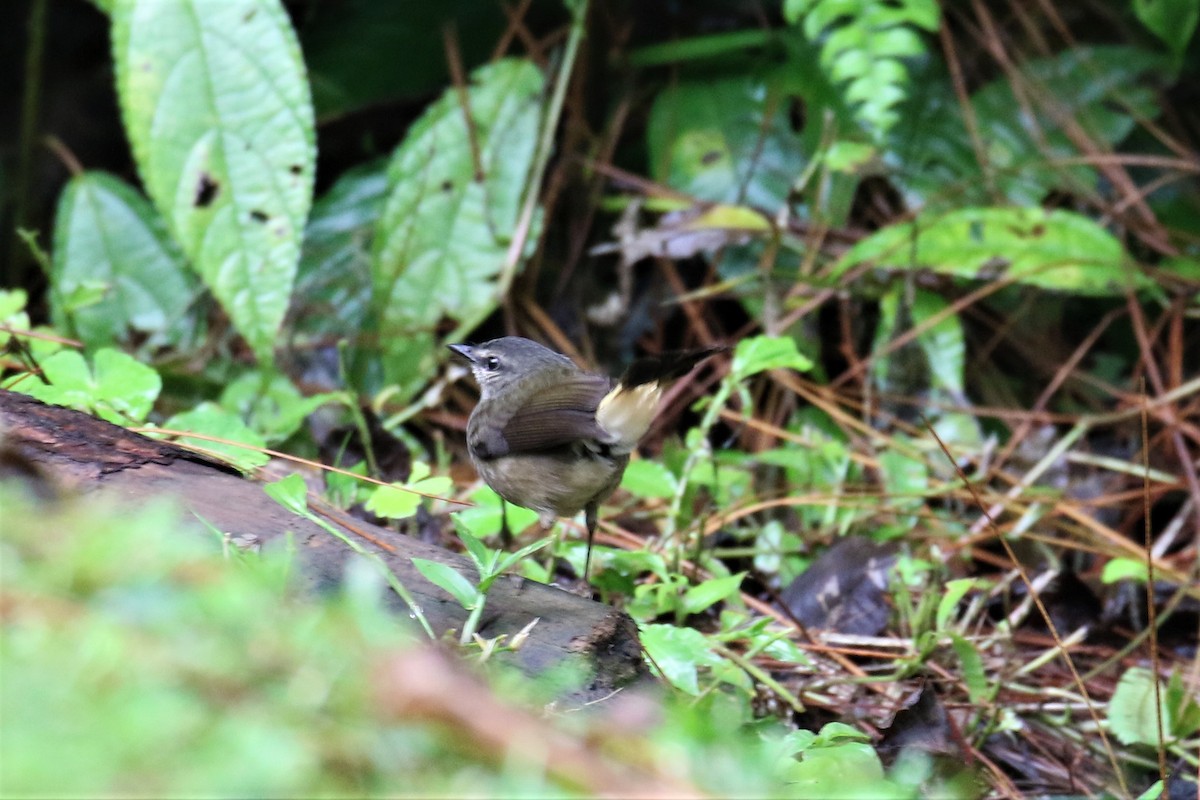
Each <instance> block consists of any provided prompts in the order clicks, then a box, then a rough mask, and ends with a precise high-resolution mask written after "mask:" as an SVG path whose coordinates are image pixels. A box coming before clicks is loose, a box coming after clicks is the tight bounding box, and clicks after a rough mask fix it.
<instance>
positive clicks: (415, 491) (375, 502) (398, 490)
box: [366, 461, 453, 519]
mask: <svg viewBox="0 0 1200 800" xmlns="http://www.w3.org/2000/svg"><path fill="white" fill-rule="evenodd" d="M451 488H453V484H452V483H451V481H450V478H448V477H447V476H445V475H431V474H430V469H429V465H428V464H426V463H425V462H424V461H417V462H416V463H414V464H413V466H412V474H411V475H409V477H408V480H407V481H405V482H404V483H402V484H400V483H397V484H395V485H394V486H377V487H375V489H374V490H373V491H372V492H371V493H370V495H369V496H368V498H367V502H366V507H367V510H368V511H370V512H371V513H372V514H376V515H378V516H381V517H386V518H387V519H405V518H407V517H411V516H412V515H413V514H416V513H417V509H418V508H419V507H420V505H421V502H422V501H423V500H424V499H425V498H424V497H423V496H422V495H433V496H439V495H446V494H449V493H450V490H451Z"/></svg>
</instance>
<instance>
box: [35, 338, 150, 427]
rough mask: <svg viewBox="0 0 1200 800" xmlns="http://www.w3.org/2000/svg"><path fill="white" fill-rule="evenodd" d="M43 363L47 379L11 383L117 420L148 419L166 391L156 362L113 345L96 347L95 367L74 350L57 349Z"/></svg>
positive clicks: (52, 400)
mask: <svg viewBox="0 0 1200 800" xmlns="http://www.w3.org/2000/svg"><path fill="white" fill-rule="evenodd" d="M41 366H42V375H43V376H44V377H45V379H46V380H47V381H49V385H47V384H45V383H42V382H41V381H37V380H24V381H21V382H20V383H17V384H14V385H13V386H12V388H13V389H15V390H17V391H20V392H24V393H26V394H28V395H31V396H32V397H36V398H37V399H39V400H42V401H43V402H46V403H54V404H56V405H61V406H68V407H70V408H77V409H79V410H81V411H89V412H93V413H95V414H97V415H99V416H100V417H103V418H104V419H106V420H108V421H109V422H115V423H117V424H119V425H121V424H128V423H130V422H141V421H143V420H145V419H146V416H147V415H148V414H149V413H150V409H151V408H152V407H153V406H154V401H155V400H156V399H157V398H158V393H159V392H160V391H162V378H160V377H159V376H158V373H157V372H156V371H155V370H154V369H153V368H152V367H148V366H146V365H145V364H142V363H140V362H138V361H137V360H136V359H134V358H133V357H132V356H129V355H126V354H125V353H122V352H120V351H119V350H113V349H111V348H104V349H102V350H99V351H97V352H96V355H95V356H94V358H93V365H92V368H91V369H89V368H88V364H87V362H86V361H85V360H84V358H83V356H82V355H80V354H79V353H78V352H76V351H74V350H61V351H59V352H57V353H54V354H53V355H51V356H50V357H49V358H47V359H45V360H44V361H42V363H41Z"/></svg>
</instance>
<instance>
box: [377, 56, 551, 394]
mask: <svg viewBox="0 0 1200 800" xmlns="http://www.w3.org/2000/svg"><path fill="white" fill-rule="evenodd" d="M542 92H543V80H542V74H541V72H540V71H539V70H538V69H537V67H535V66H534V65H533V64H532V63H530V62H528V61H524V60H520V59H505V60H502V61H498V62H495V63H493V64H489V65H487V66H485V67H482V68H480V69H478V70H476V71H475V72H474V73H473V74H472V75H471V81H470V86H469V87H468V90H467V99H466V102H467V104H468V105H469V107H470V112H471V119H472V121H473V125H472V126H471V127H468V126H467V123H466V120H465V118H464V109H463V100H462V98H461V97H460V96H459V93H458V92H457V91H456V90H454V89H448V90H447V91H446V92H445V93H443V95H442V96H441V98H439V99H438V100H437V102H435V103H434V104H433V105H432V106H430V107H429V109H428V110H427V111H426V112H425V113H424V114H423V115H422V116H421V118H420V119H418V120H417V121H416V122H415V123H414V124H413V125H412V127H411V128H410V129H409V131H408V135H407V136H406V137H405V139H404V142H403V143H402V144H401V145H400V147H398V148H397V149H396V152H395V154H394V155H393V156H392V160H391V164H390V166H389V168H388V179H389V182H390V184H391V189H390V191H389V195H388V199H387V202H386V204H385V206H384V210H383V216H382V217H381V218H380V221H379V225H378V228H377V229H376V233H375V242H374V253H373V259H372V274H373V277H374V294H373V300H374V305H375V308H376V310H377V313H378V315H379V318H380V320H381V331H380V336H381V337H382V340H383V341H384V342H386V343H387V350H386V352H385V354H384V368H385V370H386V376H385V377H386V379H387V380H388V381H389V382H393V383H400V384H401V385H402V386H407V387H408V388H409V389H410V390H414V391H415V388H419V386H420V385H421V384H423V383H424V382H425V380H426V378H427V375H428V371H427V370H428V369H430V368H432V365H433V363H436V362H437V361H440V360H441V359H442V358H443V354H442V350H441V348H436V349H435V347H434V342H433V338H432V333H433V331H434V330H435V329H436V328H437V327H438V325H439V324H440V323H441V321H442V318H443V317H445V316H449V317H451V318H452V319H454V320H459V321H462V320H475V319H479V318H482V316H484V315H486V314H487V313H488V312H489V311H490V310H491V309H493V308H495V306H496V304H497V303H498V302H499V299H500V298H499V295H498V290H499V286H498V284H497V282H496V279H497V277H498V276H499V274H500V270H501V268H502V267H503V266H504V263H505V260H506V257H507V253H508V249H509V244H510V237H511V235H512V232H513V230H514V229H515V228H516V225H517V217H518V214H519V213H520V205H521V200H522V198H523V196H524V193H525V190H526V184H527V182H528V180H529V172H530V168H531V165H532V161H533V154H534V145H535V143H536V140H537V132H538V127H539V124H540V121H541V114H542V99H543V98H542ZM472 142H474V144H475V145H476V146H475V147H473V146H472ZM476 153H477V155H478V159H479V164H478V165H476V164H475V158H474V154H476ZM476 166H478V168H479V171H480V173H481V174H480V175H478V176H477V175H476V174H475V173H476ZM418 336H419V337H420V338H419V339H418V338H416V337H418ZM414 373H415V375H416V377H417V378H419V381H416V383H415V385H414V380H413V378H414Z"/></svg>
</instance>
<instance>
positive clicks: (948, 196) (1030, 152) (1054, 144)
mask: <svg viewBox="0 0 1200 800" xmlns="http://www.w3.org/2000/svg"><path fill="white" fill-rule="evenodd" d="M1166 70H1167V63H1166V60H1165V59H1164V58H1163V57H1162V56H1161V55H1158V54H1155V53H1151V52H1148V51H1146V50H1143V49H1140V48H1138V47H1134V46H1131V45H1108V46H1091V47H1089V46H1080V47H1077V48H1072V49H1070V50H1065V51H1063V52H1062V53H1058V54H1055V55H1052V56H1047V57H1045V58H1039V59H1030V60H1028V61H1025V62H1023V63H1021V64H1020V66H1019V67H1018V68H1017V72H1016V74H1015V75H1014V76H1012V77H1004V78H998V79H996V80H994V81H991V82H989V83H987V84H985V85H983V86H982V87H980V88H979V89H978V90H976V91H975V92H974V93H973V94H972V95H971V97H970V108H969V113H970V115H971V119H972V121H973V125H974V129H975V130H977V131H985V132H986V135H984V136H978V137H976V136H973V135H972V133H971V127H970V125H969V124H968V119H967V118H966V117H965V111H964V109H963V108H962V107H961V104H960V103H959V100H958V97H957V96H956V94H955V91H954V87H953V86H952V85H951V83H950V80H949V77H948V76H947V75H946V74H945V72H944V68H943V67H941V66H939V65H933V64H931V65H928V66H927V67H925V69H924V70H923V73H922V74H921V75H920V76H919V79H918V80H916V81H914V85H913V88H912V92H911V94H910V96H909V99H908V100H907V102H906V103H905V104H904V105H903V106H901V111H902V116H901V121H900V123H899V124H898V125H897V126H896V127H895V128H894V129H893V131H892V133H891V134H890V136H889V149H890V150H891V152H892V154H893V156H892V157H893V159H894V162H895V163H896V165H897V166H898V167H899V168H898V169H897V170H896V171H895V175H894V179H895V181H896V183H897V185H898V186H899V188H900V189H901V190H902V191H903V192H904V193H905V196H906V199H907V200H908V202H909V203H910V204H911V205H912V206H914V207H923V208H926V209H928V210H933V209H937V210H940V211H945V210H953V209H957V208H960V207H962V206H983V205H990V204H995V203H1013V204H1017V205H1022V206H1033V205H1038V204H1039V203H1041V202H1042V200H1043V198H1045V197H1046V195H1047V194H1048V193H1049V192H1051V191H1053V190H1059V191H1067V192H1093V191H1095V190H1096V188H1097V187H1098V185H1099V183H1100V173H1099V171H1098V170H1097V168H1096V167H1094V166H1091V165H1089V164H1087V163H1086V159H1085V158H1083V157H1084V156H1086V155H1087V154H1086V153H1085V152H1083V151H1082V150H1081V147H1080V141H1081V139H1080V135H1081V134H1085V135H1086V136H1087V137H1088V140H1089V141H1092V142H1097V143H1099V144H1101V145H1102V146H1108V147H1115V146H1117V145H1118V144H1120V143H1121V142H1122V141H1124V140H1125V139H1126V137H1128V136H1129V135H1130V133H1131V132H1132V131H1133V130H1134V128H1135V127H1136V120H1137V119H1139V118H1142V119H1151V118H1153V117H1154V116H1156V115H1157V113H1158V111H1159V101H1158V98H1157V97H1156V95H1155V92H1154V91H1153V90H1152V89H1151V88H1150V87H1149V86H1148V85H1147V83H1149V82H1150V81H1153V80H1156V79H1160V78H1161V77H1162V76H1163V74H1164V73H1165V72H1166ZM1014 108H1022V109H1028V113H1021V114H1014V113H1013V109H1014ZM1073 162H1074V163H1073Z"/></svg>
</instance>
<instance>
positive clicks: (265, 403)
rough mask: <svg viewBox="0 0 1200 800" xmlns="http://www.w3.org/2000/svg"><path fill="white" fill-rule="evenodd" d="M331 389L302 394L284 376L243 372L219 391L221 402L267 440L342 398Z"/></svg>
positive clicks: (290, 431)
mask: <svg viewBox="0 0 1200 800" xmlns="http://www.w3.org/2000/svg"><path fill="white" fill-rule="evenodd" d="M343 399H344V398H343V396H342V395H340V394H337V393H333V392H327V393H323V394H315V395H312V396H311V397H304V396H303V395H301V394H300V392H299V391H298V390H297V389H296V387H295V386H294V385H293V384H292V382H291V381H289V380H288V379H287V378H286V377H285V376H283V375H280V374H278V373H266V374H264V373H262V372H259V371H256V370H252V371H249V372H246V373H245V374H243V375H242V376H241V377H239V378H237V379H236V380H235V381H234V382H233V383H231V384H229V385H228V386H226V387H225V390H224V391H223V392H221V405H222V406H224V407H225V408H228V409H230V410H232V411H233V412H235V413H236V414H238V415H240V416H241V417H242V419H244V420H245V421H246V423H247V424H248V425H249V426H250V427H251V428H253V429H254V430H256V431H258V432H259V433H261V434H262V435H263V436H264V437H265V438H266V440H267V441H268V442H271V443H274V442H282V441H284V440H285V439H287V438H288V437H289V436H291V435H292V434H293V433H295V432H296V431H297V430H299V429H300V426H301V425H303V424H304V420H305V418H306V417H308V415H309V414H311V413H313V412H314V411H316V410H317V409H318V408H320V407H321V406H323V405H324V404H326V403H331V402H337V401H339V400H343Z"/></svg>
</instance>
